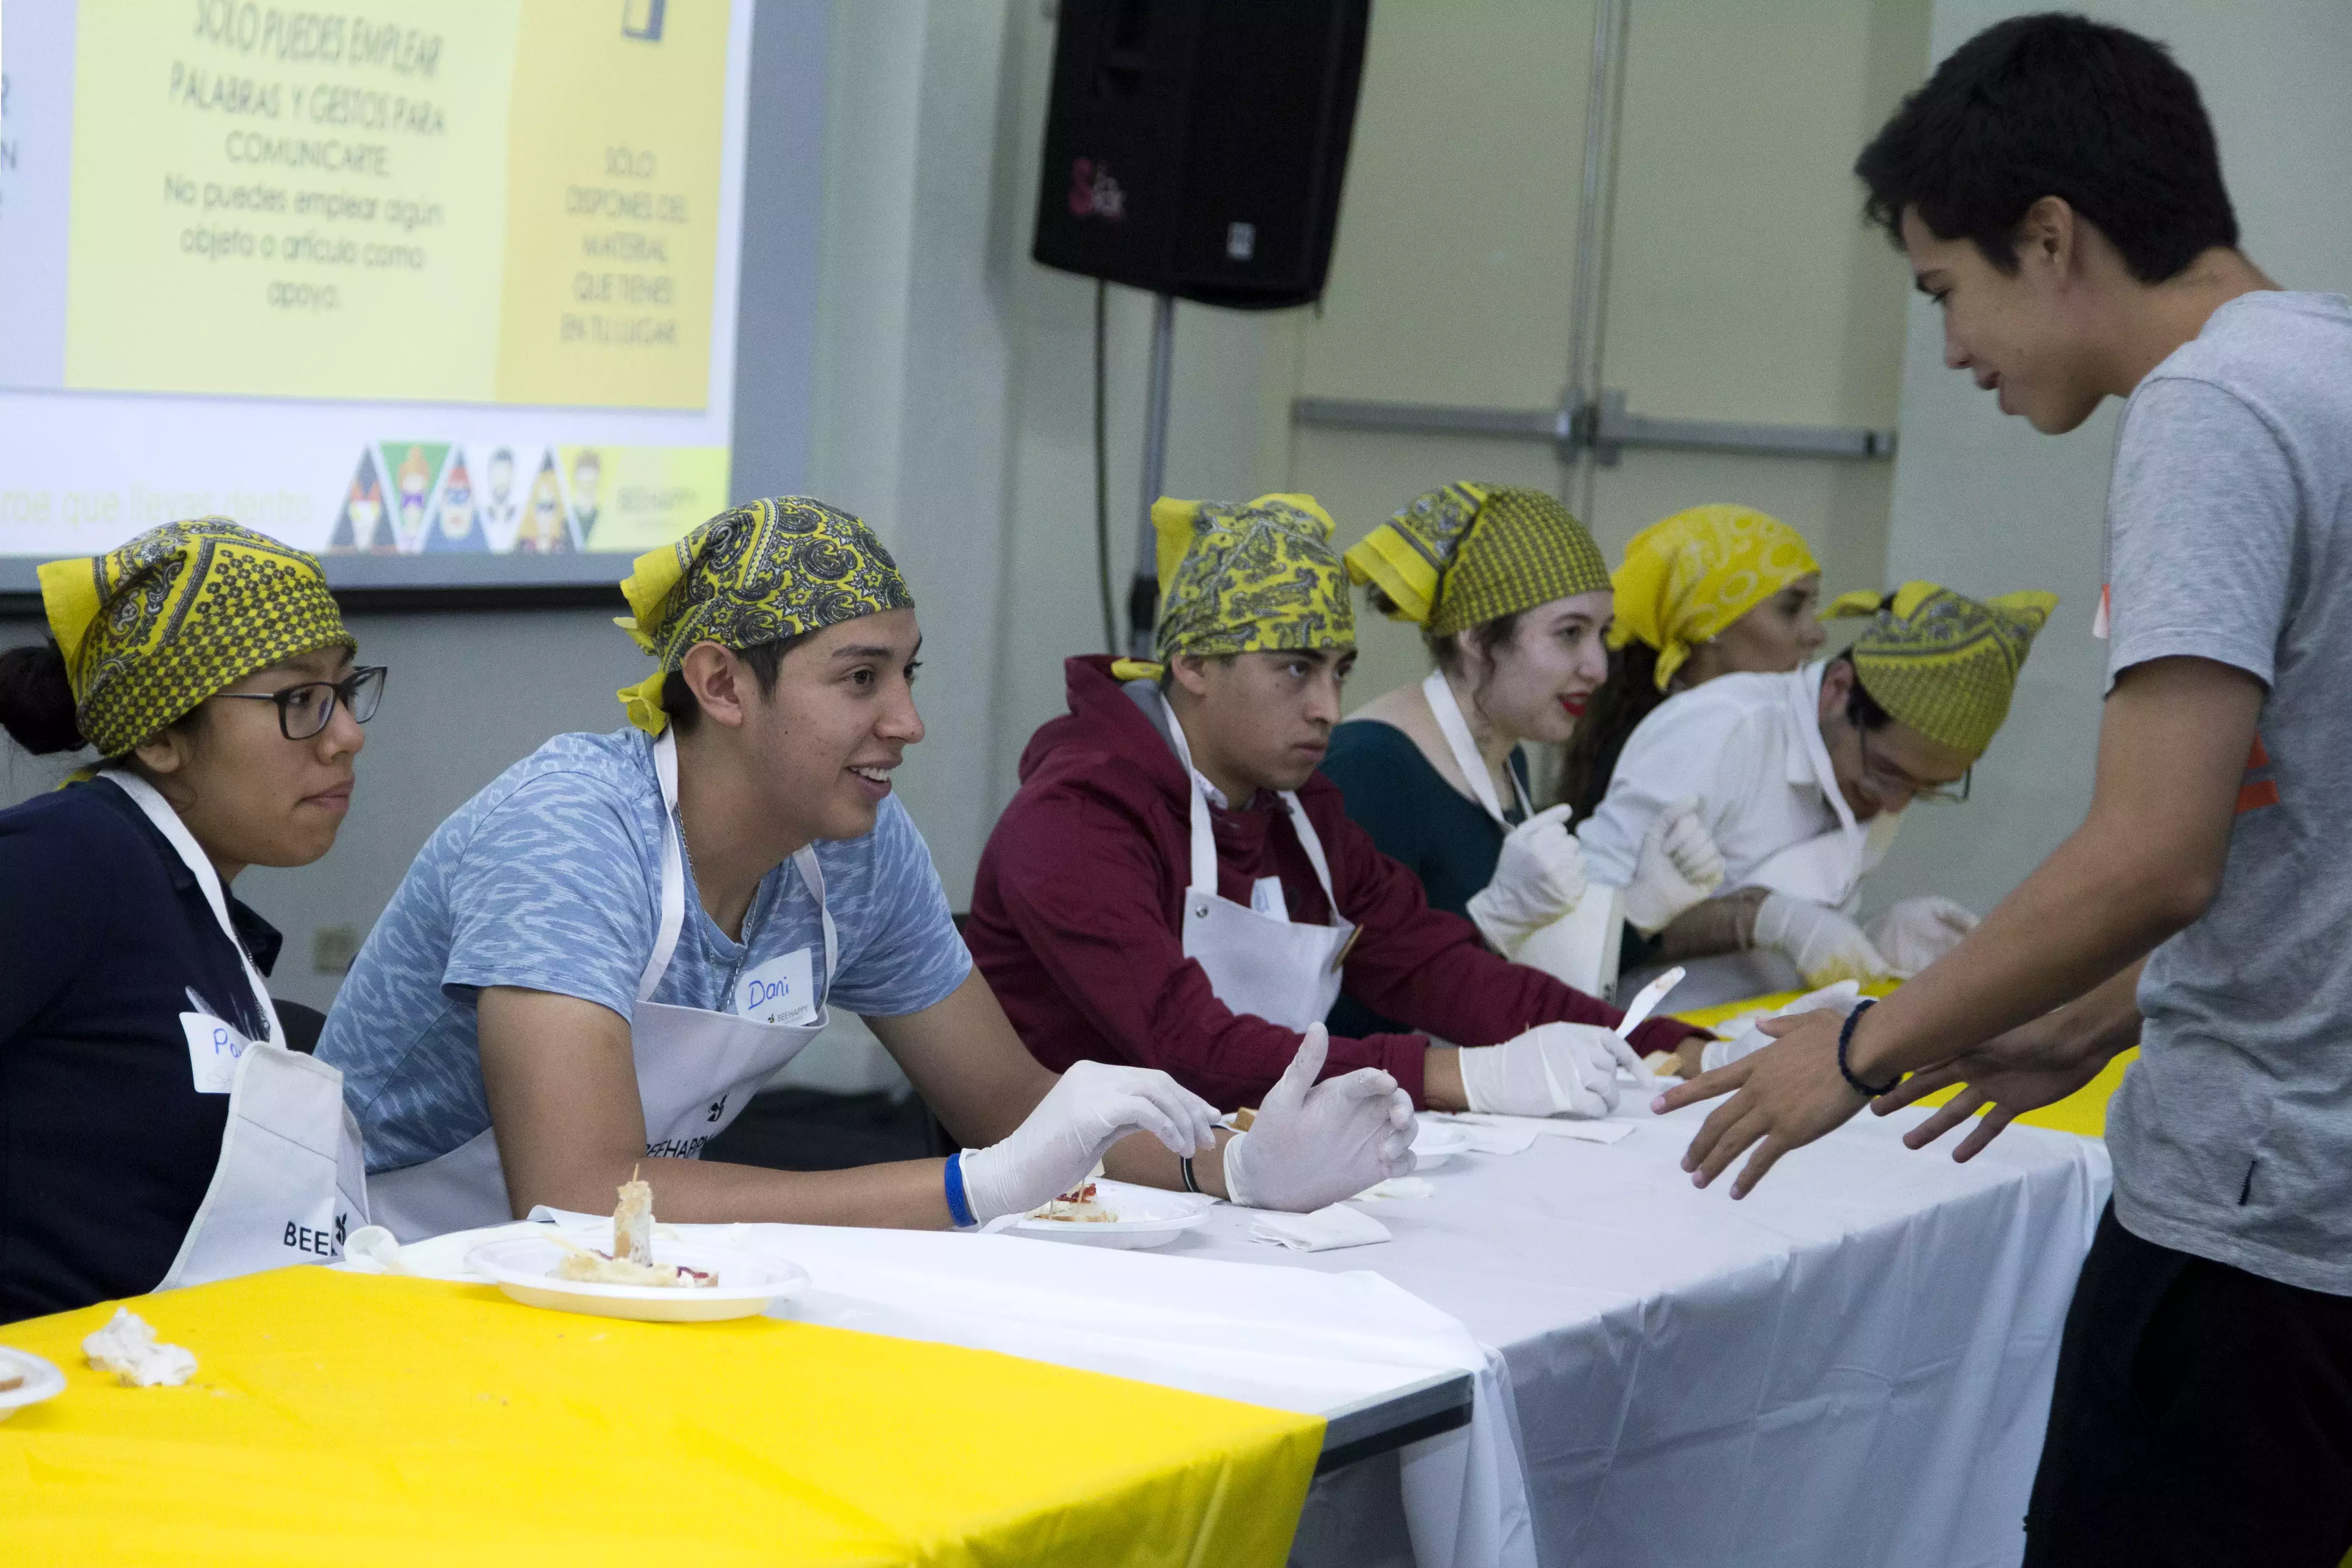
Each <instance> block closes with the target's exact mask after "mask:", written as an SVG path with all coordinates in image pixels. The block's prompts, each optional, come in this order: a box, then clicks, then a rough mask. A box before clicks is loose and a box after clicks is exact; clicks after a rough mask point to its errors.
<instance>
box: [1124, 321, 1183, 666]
mask: <svg viewBox="0 0 2352 1568" xmlns="http://www.w3.org/2000/svg"><path fill="white" fill-rule="evenodd" d="M1175 363H1176V297H1175V296H1174V295H1173V294H1155V295H1153V296H1152V297H1151V386H1150V393H1149V395H1148V399H1147V401H1146V402H1145V404H1144V408H1143V498H1142V499H1143V507H1142V510H1143V517H1142V521H1141V522H1140V523H1139V526H1138V530H1137V533H1136V540H1135V582H1134V584H1133V586H1131V587H1129V589H1128V592H1127V624H1128V634H1127V651H1128V655H1129V658H1150V657H1151V644H1152V632H1153V628H1154V627H1155V626H1156V625H1157V624H1158V621H1159V615H1160V536H1159V534H1158V533H1157V532H1156V531H1154V530H1153V528H1152V526H1151V503H1152V502H1153V501H1156V500H1159V499H1160V492H1161V490H1162V489H1163V488H1164V487H1165V485H1166V482H1167V478H1168V400H1169V399H1168V393H1169V385H1170V383H1171V379H1172V377H1173V375H1174V371H1175Z"/></svg>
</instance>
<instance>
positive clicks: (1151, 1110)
mask: <svg viewBox="0 0 2352 1568" xmlns="http://www.w3.org/2000/svg"><path fill="white" fill-rule="evenodd" d="M1216 1121H1217V1110H1216V1107H1214V1106H1213V1105H1211V1104H1210V1103H1209V1102H1208V1101H1207V1100H1202V1098H1201V1097H1200V1096H1199V1095H1197V1094H1194V1093H1193V1092H1192V1090H1191V1089H1186V1088H1184V1087H1183V1086H1182V1085H1181V1084H1179V1083H1178V1082H1177V1081H1176V1080H1175V1079H1172V1078H1170V1077H1169V1076H1168V1075H1167V1074H1166V1073H1164V1072H1160V1071H1159V1070H1157V1069H1156V1068H1120V1067H1111V1066H1108V1065H1107V1064H1105V1063H1103V1062H1076V1063H1074V1064H1072V1066H1071V1068H1070V1070H1069V1071H1067V1072H1066V1073H1064V1074H1063V1075H1062V1076H1061V1079H1060V1080H1059V1081H1058V1082H1056V1083H1055V1085H1054V1087H1053V1088H1052V1089H1047V1090H1046V1091H1045V1099H1043V1100H1039V1101H1038V1102H1037V1108H1036V1109H1035V1110H1032V1111H1031V1112H1030V1113H1029V1115H1028V1118H1027V1120H1025V1121H1023V1122H1022V1123H1021V1125H1020V1126H1018V1127H1016V1128H1014V1129H1013V1135H1012V1136H1011V1137H1009V1138H1007V1139H1005V1140H1004V1142H1002V1143H992V1144H990V1145H989V1146H988V1147H987V1148H985V1149H967V1150H965V1151H964V1152H962V1153H961V1154H959V1155H958V1156H956V1157H957V1158H958V1159H960V1160H961V1161H962V1162H963V1191H964V1201H965V1202H966V1203H967V1204H968V1205H971V1217H972V1218H974V1219H975V1220H991V1219H994V1218H995V1217H996V1216H997V1215H1007V1214H1026V1213H1028V1212H1029V1211H1030V1210H1031V1209H1034V1208H1035V1207H1036V1206H1037V1205H1040V1204H1042V1203H1045V1202H1047V1201H1048V1200H1050V1199H1053V1198H1056V1197H1059V1196H1060V1195H1061V1194H1064V1193H1066V1192H1068V1191H1069V1190H1070V1189H1071V1188H1072V1187H1074V1186H1076V1185H1077V1184H1079V1183H1080V1182H1083V1181H1085V1180H1086V1179H1087V1175H1088V1173H1091V1172H1092V1171H1093V1170H1094V1168H1095V1166H1096V1165H1097V1164H1099V1163H1101V1162H1102V1157H1103V1153H1104V1152H1105V1151H1106V1150H1108V1149H1109V1147H1110V1146H1111V1145H1112V1144H1114V1143H1116V1142H1118V1141H1119V1140H1120V1139H1122V1138H1124V1137H1126V1136H1127V1135H1128V1134H1129V1133H1130V1132H1149V1133H1150V1134H1151V1135H1152V1136H1153V1137H1155V1138H1157V1139H1159V1140H1160V1142H1162V1143H1165V1144H1166V1145H1168V1147H1169V1148H1170V1149H1171V1151H1173V1152H1176V1153H1178V1154H1201V1153H1205V1152H1208V1151H1209V1150H1210V1149H1211V1148H1212V1147H1213V1146H1214V1144H1215V1141H1216V1134H1215V1131H1214V1128H1215V1126H1216Z"/></svg>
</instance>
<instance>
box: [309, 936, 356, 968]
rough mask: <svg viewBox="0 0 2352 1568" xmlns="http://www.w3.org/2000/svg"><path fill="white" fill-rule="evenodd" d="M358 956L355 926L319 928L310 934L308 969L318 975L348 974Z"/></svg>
mask: <svg viewBox="0 0 2352 1568" xmlns="http://www.w3.org/2000/svg"><path fill="white" fill-rule="evenodd" d="M359 955H360V928H359V927H357V926H320V928H319V929H318V930H316V931H312V932H311V933H310V967H311V968H312V969H313V970H315V971H316V972H318V973H320V974H349V973H351V972H352V960H353V959H355V958H357V957H359Z"/></svg>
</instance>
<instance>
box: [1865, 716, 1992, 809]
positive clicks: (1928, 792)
mask: <svg viewBox="0 0 2352 1568" xmlns="http://www.w3.org/2000/svg"><path fill="white" fill-rule="evenodd" d="M1853 739H1854V749H1855V751H1857V752H1860V753H1861V756H1862V782H1863V785H1864V788H1866V789H1868V790H1869V791H1870V793H1871V794H1873V795H1876V796H1877V797H1878V798H1879V799H1880V800H1885V798H1886V797H1887V796H1889V795H1909V796H1910V797H1911V798H1912V799H1913V800H1925V801H1933V802H1934V803H1936V804H1937V805H1958V804H1959V803H1960V802H1961V801H1964V800H1966V799H1968V798H1969V780H1970V779H1972V778H1974V777H1976V776H1977V771H1976V769H1974V768H1970V769H1969V771H1968V772H1967V773H1962V774H1961V775H1960V782H1959V783H1958V784H1921V783H1920V782H1919V781H1918V780H1917V779H1915V778H1913V777H1912V776H1911V775H1910V774H1909V773H1905V772H1903V771H1902V770H1901V769H1900V768H1897V767H1896V766H1895V765H1894V764H1893V763H1882V762H1880V761H1878V759H1876V758H1875V757H1873V756H1872V755H1871V754H1870V731H1869V730H1867V729H1866V728H1864V726H1862V725H1860V724H1856V725H1855V726H1854V727H1853Z"/></svg>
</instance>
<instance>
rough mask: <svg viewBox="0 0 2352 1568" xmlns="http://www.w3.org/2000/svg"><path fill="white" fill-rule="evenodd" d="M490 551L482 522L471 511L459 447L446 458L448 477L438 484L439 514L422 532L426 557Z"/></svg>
mask: <svg viewBox="0 0 2352 1568" xmlns="http://www.w3.org/2000/svg"><path fill="white" fill-rule="evenodd" d="M489 547H490V542H489V540H488V538H487V537H486V536H485V535H484V534H483V532H482V520H481V518H480V516H479V515H478V513H477V512H476V510H475V509H474V483H473V479H471V477H470V476H468V475H467V472H466V453H465V450H464V448H462V447H460V448H459V449H458V450H457V451H455V452H452V453H451V454H450V455H449V475H448V478H446V479H443V480H442V481H441V510H440V513H439V515H438V516H437V517H436V519H435V521H434V524H433V526H432V527H431V528H429V529H427V530H425V553H427V554H441V553H444V552H449V551H464V552H476V553H478V552H484V551H487V550H488V549H489Z"/></svg>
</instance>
